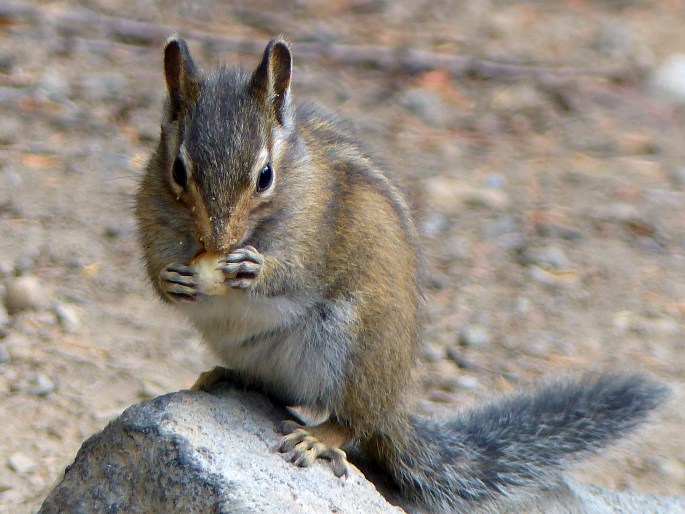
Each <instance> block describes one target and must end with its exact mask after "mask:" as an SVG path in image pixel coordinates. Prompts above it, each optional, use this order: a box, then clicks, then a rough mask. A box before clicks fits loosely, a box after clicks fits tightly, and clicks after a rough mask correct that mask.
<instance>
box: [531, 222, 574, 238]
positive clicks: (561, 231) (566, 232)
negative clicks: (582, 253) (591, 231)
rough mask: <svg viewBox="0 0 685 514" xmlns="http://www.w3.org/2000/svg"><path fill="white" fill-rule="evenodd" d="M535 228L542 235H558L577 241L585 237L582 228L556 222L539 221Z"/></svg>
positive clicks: (558, 236)
mask: <svg viewBox="0 0 685 514" xmlns="http://www.w3.org/2000/svg"><path fill="white" fill-rule="evenodd" d="M535 230H536V231H537V233H538V234H539V235H541V236H542V237H557V238H560V239H566V240H567V241H575V240H577V239H581V238H582V237H583V233H582V232H581V231H580V230H578V229H575V228H573V227H566V226H564V225H558V224H556V223H539V224H538V225H536V226H535Z"/></svg>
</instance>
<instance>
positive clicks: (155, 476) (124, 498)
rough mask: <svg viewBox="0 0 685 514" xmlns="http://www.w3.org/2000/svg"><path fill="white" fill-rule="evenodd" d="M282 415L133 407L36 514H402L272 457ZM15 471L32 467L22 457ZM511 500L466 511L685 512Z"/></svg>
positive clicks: (578, 496) (232, 403)
mask: <svg viewBox="0 0 685 514" xmlns="http://www.w3.org/2000/svg"><path fill="white" fill-rule="evenodd" d="M284 416H286V413H285V411H283V410H282V409H278V408H275V407H274V406H273V405H271V404H270V403H269V402H268V401H267V400H266V399H265V398H264V397H263V396H261V395H258V394H256V393H248V392H245V391H237V390H235V389H231V388H229V387H221V388H219V389H217V391H216V394H211V395H210V394H207V393H196V392H190V391H182V392H179V393H172V394H168V395H165V396H160V397H158V398H155V399H153V400H148V401H146V402H143V403H140V404H137V405H134V406H133V407H130V408H129V409H127V410H126V411H125V412H124V413H123V414H122V415H121V416H120V417H119V418H118V419H116V420H115V421H113V422H111V423H110V424H109V425H108V426H107V427H106V428H105V429H104V430H103V431H102V432H100V433H98V434H95V435H94V436H92V437H91V438H90V439H88V440H87V441H86V442H85V443H84V444H83V446H82V447H81V449H80V450H79V452H78V454H77V456H76V459H75V461H74V463H73V464H72V465H71V466H69V467H68V468H67V469H66V471H65V475H64V478H63V479H62V481H61V482H60V483H59V484H58V485H57V486H56V487H55V489H53V491H52V492H51V493H50V494H49V495H48V497H47V498H46V499H45V501H44V502H43V505H42V507H41V508H40V510H39V513H42V514H52V513H62V512H69V513H73V514H80V513H89V514H90V513H100V512H102V513H104V512H126V513H133V514H136V513H142V512H145V513H149V512H164V513H176V512H178V513H186V512H193V513H205V512H206V513H210V512H211V513H247V512H266V513H274V514H282V513H284V512H287V513H290V512H293V513H300V512H317V513H318V512H337V513H374V514H376V513H389V512H397V513H399V512H404V511H403V510H401V509H400V508H398V507H394V506H392V505H390V504H389V503H387V502H386V501H385V499H384V498H383V497H382V496H381V495H380V493H379V492H378V491H377V490H376V488H374V486H373V485H372V484H371V482H368V481H367V480H366V478H365V477H364V476H363V475H362V474H361V473H360V472H359V471H358V470H357V469H356V468H354V467H351V469H350V476H349V477H348V478H347V479H339V478H336V477H335V476H334V475H333V473H332V471H331V470H330V469H328V466H327V464H326V463H322V462H317V463H316V464H315V465H314V466H312V467H310V468H298V467H296V466H294V465H293V464H291V463H289V462H287V461H286V460H285V459H283V458H282V457H281V456H280V455H279V454H278V453H277V452H276V450H275V447H276V446H277V445H278V439H279V436H278V435H277V434H276V433H275V431H274V429H275V427H276V424H277V423H278V421H280V420H281V419H283V417H284ZM8 464H9V463H8ZM16 464H17V467H18V468H20V469H25V470H26V471H29V470H30V469H32V468H31V466H30V463H29V462H28V461H26V462H23V459H18V460H17V462H16ZM24 464H26V465H27V466H28V467H26V466H24ZM368 476H370V477H372V478H373V479H374V480H375V482H376V483H378V484H379V485H378V486H377V487H379V488H382V486H381V485H380V484H381V483H384V482H386V481H387V480H386V479H384V478H383V477H382V476H380V475H379V474H378V473H373V472H369V473H368ZM382 491H383V494H386V495H387V496H388V497H389V498H391V500H392V501H393V503H399V504H400V505H402V506H403V507H405V508H407V511H409V512H412V513H415V514H422V513H423V512H425V511H421V510H420V509H417V508H416V507H415V506H408V505H404V504H403V503H402V501H401V499H400V498H398V496H397V494H396V492H392V491H388V490H385V489H382ZM505 501H506V499H505ZM511 503H512V504H511V505H508V504H507V505H501V506H498V508H497V509H496V510H492V509H488V508H487V506H484V507H485V508H484V509H480V508H476V507H474V509H473V510H469V512H470V513H471V514H475V513H483V512H502V513H508V514H513V513H519V512H527V513H538V514H540V513H549V512H554V513H558V514H571V513H574V514H579V513H585V514H611V513H616V512H640V513H653V514H657V513H664V512H669V513H672V514H677V513H685V498H676V497H673V498H659V497H655V496H649V495H639V494H636V493H631V492H614V491H608V490H605V489H601V488H598V487H594V486H588V485H584V484H580V483H576V482H573V481H561V482H559V484H558V487H555V488H551V489H549V490H544V491H537V492H534V491H531V494H530V496H526V497H523V498H511Z"/></svg>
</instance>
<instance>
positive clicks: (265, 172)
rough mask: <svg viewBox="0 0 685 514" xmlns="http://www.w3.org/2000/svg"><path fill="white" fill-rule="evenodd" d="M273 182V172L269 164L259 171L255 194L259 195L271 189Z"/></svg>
mask: <svg viewBox="0 0 685 514" xmlns="http://www.w3.org/2000/svg"><path fill="white" fill-rule="evenodd" d="M273 181H274V170H273V168H272V167H271V163H268V164H267V165H266V166H264V167H263V168H262V169H261V170H259V177H258V178H257V192H258V193H261V192H263V191H266V190H267V189H269V188H270V187H271V184H272V183H273Z"/></svg>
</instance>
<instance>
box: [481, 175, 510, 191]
mask: <svg viewBox="0 0 685 514" xmlns="http://www.w3.org/2000/svg"><path fill="white" fill-rule="evenodd" d="M506 185H507V177H505V176H504V175H502V174H501V173H488V175H487V177H485V186H486V187H489V188H491V189H504V188H505V187H506Z"/></svg>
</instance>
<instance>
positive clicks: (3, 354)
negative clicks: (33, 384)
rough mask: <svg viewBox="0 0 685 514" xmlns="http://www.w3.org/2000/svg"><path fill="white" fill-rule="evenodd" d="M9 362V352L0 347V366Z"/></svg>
mask: <svg viewBox="0 0 685 514" xmlns="http://www.w3.org/2000/svg"><path fill="white" fill-rule="evenodd" d="M8 360H10V352H8V351H7V348H5V346H4V345H2V346H0V364H2V363H4V362H7V361H8Z"/></svg>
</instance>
